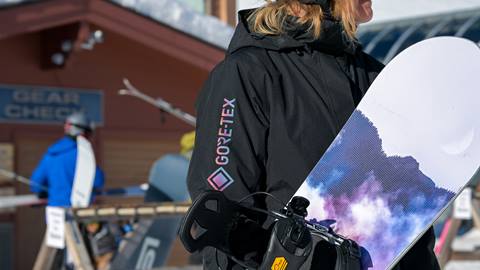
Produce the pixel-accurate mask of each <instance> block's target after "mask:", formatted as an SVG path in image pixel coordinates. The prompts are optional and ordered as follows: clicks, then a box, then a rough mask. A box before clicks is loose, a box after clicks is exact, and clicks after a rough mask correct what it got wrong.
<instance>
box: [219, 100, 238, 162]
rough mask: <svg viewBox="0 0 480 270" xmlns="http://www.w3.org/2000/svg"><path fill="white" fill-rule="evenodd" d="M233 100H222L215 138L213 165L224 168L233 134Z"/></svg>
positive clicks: (227, 160)
mask: <svg viewBox="0 0 480 270" xmlns="http://www.w3.org/2000/svg"><path fill="white" fill-rule="evenodd" d="M235 100H236V99H235V98H234V99H227V98H224V99H223V102H224V103H223V106H222V111H221V115H220V128H219V129H218V137H217V155H216V157H215V163H216V164H217V165H218V166H225V165H227V164H228V162H229V159H228V154H230V147H229V144H230V141H231V140H232V133H233V129H232V127H233V122H234V121H233V116H234V115H235Z"/></svg>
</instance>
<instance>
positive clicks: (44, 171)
mask: <svg viewBox="0 0 480 270" xmlns="http://www.w3.org/2000/svg"><path fill="white" fill-rule="evenodd" d="M49 163H50V157H49V156H48V154H45V155H44V156H43V157H42V160H41V161H40V163H39V164H38V165H37V167H36V168H35V170H34V171H33V173H32V177H31V178H30V180H32V183H33V184H32V185H30V190H31V191H32V192H33V193H40V192H44V190H42V189H41V188H40V186H44V187H48V168H49V167H50V166H49Z"/></svg>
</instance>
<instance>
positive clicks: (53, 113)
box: [0, 85, 103, 125]
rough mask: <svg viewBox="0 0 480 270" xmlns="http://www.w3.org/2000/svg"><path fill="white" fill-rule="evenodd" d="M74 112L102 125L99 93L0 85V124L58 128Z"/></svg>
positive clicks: (101, 94) (100, 95) (101, 105)
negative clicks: (43, 125)
mask: <svg viewBox="0 0 480 270" xmlns="http://www.w3.org/2000/svg"><path fill="white" fill-rule="evenodd" d="M76 111H83V112H85V113H86V114H87V115H88V117H89V118H90V119H91V120H92V121H93V122H94V123H95V125H103V93H102V92H101V91H90V90H88V91H87V90H78V89H65V88H55V87H43V86H17V85H0V122H9V123H36V124H59V123H63V122H64V120H65V118H66V117H67V116H69V115H70V114H72V113H73V112H76Z"/></svg>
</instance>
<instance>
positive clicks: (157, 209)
mask: <svg viewBox="0 0 480 270" xmlns="http://www.w3.org/2000/svg"><path fill="white" fill-rule="evenodd" d="M190 205H191V203H189V202H185V203H149V204H141V205H124V206H118V205H115V206H95V207H88V208H73V209H71V213H70V215H71V217H72V218H73V219H75V220H76V221H79V222H88V221H112V220H124V219H131V218H139V217H141V218H156V217H158V216H166V215H184V214H185V213H187V211H188V209H189V207H190Z"/></svg>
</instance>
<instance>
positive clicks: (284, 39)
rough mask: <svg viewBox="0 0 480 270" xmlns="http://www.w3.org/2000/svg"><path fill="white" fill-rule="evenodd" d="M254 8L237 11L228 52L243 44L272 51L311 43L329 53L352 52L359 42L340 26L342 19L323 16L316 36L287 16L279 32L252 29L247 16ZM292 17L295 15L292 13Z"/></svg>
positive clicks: (310, 44) (239, 47) (313, 46)
mask: <svg viewBox="0 0 480 270" xmlns="http://www.w3.org/2000/svg"><path fill="white" fill-rule="evenodd" d="M254 10H255V9H247V10H241V11H240V12H239V13H238V18H239V20H238V21H239V22H238V25H237V27H236V29H235V33H234V35H233V37H232V40H231V42H230V45H229V47H228V50H227V53H228V54H232V53H234V52H235V51H237V50H239V49H241V48H245V47H257V48H263V49H268V50H274V51H281V50H289V49H296V48H302V47H305V46H311V47H312V48H315V49H318V50H320V51H324V52H326V53H331V54H341V53H344V52H345V53H348V54H355V52H356V50H357V47H359V44H358V42H357V41H352V40H350V39H349V38H348V37H347V35H346V34H345V32H344V30H343V26H342V24H341V22H339V21H336V20H334V19H332V18H328V17H326V18H325V19H324V20H323V23H322V31H321V34H320V37H319V38H318V39H315V38H313V37H312V36H311V35H310V33H308V31H307V27H303V26H299V25H295V23H294V22H293V20H287V25H286V26H285V33H283V34H280V35H275V36H274V35H264V34H259V33H255V32H251V31H250V28H249V25H248V21H247V18H248V16H249V15H250V14H251V13H252V12H253V11H254ZM292 18H294V17H292Z"/></svg>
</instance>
